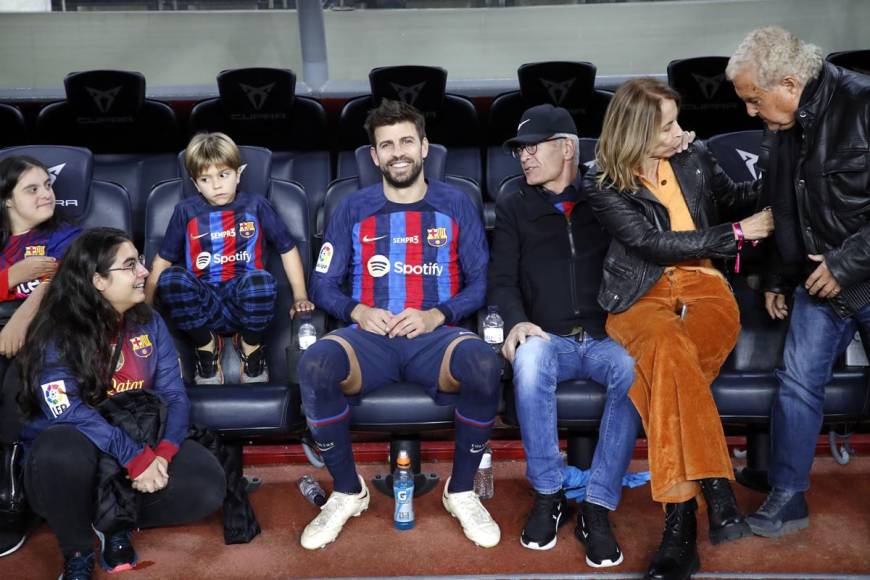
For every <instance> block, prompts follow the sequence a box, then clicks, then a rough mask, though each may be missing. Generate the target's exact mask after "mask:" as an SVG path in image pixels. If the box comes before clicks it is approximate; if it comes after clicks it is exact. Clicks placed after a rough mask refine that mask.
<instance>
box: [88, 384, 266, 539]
mask: <svg viewBox="0 0 870 580" xmlns="http://www.w3.org/2000/svg"><path fill="white" fill-rule="evenodd" d="M97 409H98V410H99V411H100V414H101V415H102V416H103V417H104V418H105V419H106V421H108V422H109V423H111V424H112V425H115V426H116V427H119V428H121V429H123V430H124V431H125V432H126V433H127V434H128V435H129V436H130V437H132V438H133V439H134V440H135V441H138V442H140V443H146V444H148V445H156V444H157V442H158V441H160V439H161V438H162V437H163V430H164V426H165V422H166V405H165V404H164V403H163V401H162V400H161V399H160V397H159V396H158V395H157V394H155V393H153V392H151V391H148V390H144V389H143V390H135V391H125V392H123V393H119V394H118V395H115V396H114V397H110V398H108V399H105V400H104V401H102V402H101V403H100V404H99V405H98V406H97ZM187 438H188V439H193V440H194V441H196V442H197V443H199V444H200V445H202V446H203V447H205V448H206V449H208V450H209V451H210V452H211V453H212V454H213V455H214V456H215V457H216V458H217V459H218V461H219V462H220V464H221V466H222V467H223V469H224V474H225V475H226V490H227V494H226V496H225V497H224V505H223V516H224V543H226V544H244V543H248V542H250V541H251V540H252V539H254V537H256V536H257V535H258V534H259V533H260V524H259V523H258V522H257V517H256V516H255V515H254V510H253V508H252V507H251V503H250V501H249V500H248V494H247V491H246V489H245V482H244V480H243V479H242V465H241V454H235V453H232V452H230V451H229V450H228V449H227V448H226V447H225V446H224V445H223V444H222V443H221V441H220V440H219V439H218V437H217V435H215V434H214V433H213V432H212V431H210V430H208V429H204V428H202V427H198V426H196V425H191V426H190V428H189V430H188V435H187ZM126 474H127V472H126V470H125V469H124V468H123V467H121V465H120V464H118V462H117V461H116V460H115V458H114V457H112V456H111V455H108V454H106V453H101V454H100V461H99V464H98V469H97V499H96V504H97V505H96V510H95V511H96V515H95V517H94V522H93V525H94V527H95V528H96V529H98V530H100V531H103V532H109V533H114V532H116V531H118V530H124V529H131V528H134V527H136V525H137V519H138V512H139V509H138V506H139V502H138V499H139V497H140V495H141V494H139V493H137V492H136V491H134V490H133V488H132V487H131V485H130V480H129V479H127V477H126Z"/></svg>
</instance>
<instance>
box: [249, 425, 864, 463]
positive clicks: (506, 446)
mask: <svg viewBox="0 0 870 580" xmlns="http://www.w3.org/2000/svg"><path fill="white" fill-rule="evenodd" d="M725 439H726V441H727V442H728V448H729V450H732V451H733V450H734V449H735V448H736V449H746V438H745V437H726V438H725ZM849 442H850V443H851V445H852V448H853V449H855V451H857V452H858V453H861V454H868V453H870V434H866V433H858V434H855V435H852V437H851V438H850V439H849ZM560 443H561V446H562V448H563V449H564V448H565V445H566V444H565V440H564V439H563V440H562V441H561V442H560ZM490 446H491V447H492V450H493V455H494V456H495V459H496V460H502V461H506V460H523V459H524V458H525V456H524V454H523V445H522V443H521V442H520V441H519V440H510V439H495V440H492V441H490ZM389 452H390V443H389V442H388V441H374V442H371V441H370V442H355V443H354V444H353V455H354V459H356V460H357V461H358V462H360V463H379V462H384V463H386V461H387V458H388V456H389ZM420 452H421V455H422V459H423V461H451V460H452V459H453V441H422V442H421V443H420ZM646 452H647V440H646V439H638V441H637V445H636V446H635V448H634V457H635V458H636V459H643V458H645V457H646ZM828 453H829V451H828V438H827V436H824V435H823V436H820V437H819V440H818V442H817V444H816V455H828ZM244 460H245V465H274V464H285V463H307V462H308V459H307V458H306V457H305V453H304V452H303V451H302V445H300V444H298V443H297V444H293V445H246V446H245V447H244Z"/></svg>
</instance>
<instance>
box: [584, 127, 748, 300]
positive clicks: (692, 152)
mask: <svg viewBox="0 0 870 580" xmlns="http://www.w3.org/2000/svg"><path fill="white" fill-rule="evenodd" d="M671 166H672V167H673V170H674V175H675V176H676V178H677V181H678V182H679V185H680V189H682V191H683V196H684V197H685V199H686V205H687V206H688V208H689V213H690V214H691V215H692V220H693V221H694V222H695V227H696V229H695V230H694V231H688V232H673V231H671V224H670V217H669V215H668V210H667V208H665V206H664V205H662V204H661V203H660V202H659V201H658V199H657V198H656V196H655V195H654V194H653V193H652V192H651V191H649V190H648V189H646V188H645V187H641V188H640V189H639V190H638V191H637V192H635V193H632V192H619V191H616V190H615V189H612V188H604V189H602V188H600V187H599V186H598V183H597V178H598V175H599V172H598V168H597V167H596V166H593V167H592V168H591V169H590V171H589V172H588V173H587V174H586V182H585V184H584V188H585V190H586V191H587V195H588V196H589V202H590V204H591V205H592V209H593V210H595V213H596V214H597V215H598V220H599V221H600V222H601V224H602V225H603V226H604V227H605V228H606V229H607V230H608V231H609V232H610V234H611V235H612V236H613V242H611V244H610V249H609V250H608V252H607V257H606V258H605V260H604V278H603V281H602V283H601V289H600V291H599V293H598V303H599V304H600V305H601V307H602V308H604V309H605V310H607V311H608V312H622V311H624V310H627V309H628V308H629V307H631V305H632V304H634V303H635V302H637V300H638V299H639V298H640V297H642V296H643V295H644V294H646V293H647V292H648V291H649V289H650V288H652V286H653V285H654V284H655V283H656V282H657V281H658V279H659V278H660V277H661V275H662V273H663V272H664V270H665V267H666V266H670V265H674V264H678V263H680V262H684V261H686V260H697V259H701V258H730V257H733V256H734V255H735V254H736V253H737V244H736V242H735V240H734V233H733V230H732V228H731V224H730V223H724V224H719V209H720V208H725V207H734V206H738V207H745V208H752V207H753V206H754V204H755V201H756V198H757V197H758V194H759V191H760V182H758V181H756V182H746V183H741V184H735V183H734V182H733V181H731V178H729V177H728V176H727V175H726V174H725V172H724V171H723V170H722V168H721V167H719V164H718V162H717V161H716V159H715V158H714V157H713V156H712V155H711V154H710V153H709V151H707V148H706V147H705V146H704V145H703V143H695V144H693V145H691V146H690V147H689V148H688V149H687V150H686V151H684V152H683V153H680V154H677V155H674V156H673V157H672V158H671ZM746 213H747V214H748V213H751V209H747V211H746ZM717 224H718V225H717Z"/></svg>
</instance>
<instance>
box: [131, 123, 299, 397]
mask: <svg viewBox="0 0 870 580" xmlns="http://www.w3.org/2000/svg"><path fill="white" fill-rule="evenodd" d="M184 163H185V167H186V168H187V172H188V174H189V175H190V176H191V179H192V180H193V182H194V184H195V185H196V189H197V191H199V193H200V195H198V196H194V197H189V198H187V199H184V200H182V201H181V202H180V203H179V204H178V205H177V206H176V207H175V212H174V213H173V214H172V218H171V219H170V220H169V226H168V227H167V228H166V235H165V236H164V237H163V243H162V244H161V245H160V250H159V251H158V254H157V256H155V258H154V262H153V264H152V265H151V275H150V276H149V277H148V282H147V284H146V288H145V292H146V300H147V301H148V302H149V303H151V302H152V300H153V297H154V292H155V290H156V291H157V293H158V295H159V297H160V301H161V303H162V305H163V309H164V311H165V312H166V315H167V317H168V318H170V319H171V320H172V322H173V323H174V324H175V326H177V327H178V328H179V329H181V330H183V331H184V332H186V333H187V334H188V335H189V336H190V338H191V340H192V341H193V345H194V347H195V348H196V375H195V377H194V381H195V382H196V383H197V384H220V383H223V371H222V370H221V364H220V360H221V352H222V348H223V338H222V335H224V334H234V335H235V336H234V339H233V342H234V345H235V347H236V350H237V351H238V353H239V357H240V359H241V362H242V364H241V379H242V382H246V383H253V382H266V381H268V380H269V374H268V369H267V368H266V357H265V352H264V348H263V335H264V333H265V331H266V328H267V327H268V326H269V324H270V323H271V322H272V317H273V314H274V307H275V298H276V293H277V290H276V286H275V279H274V278H273V277H272V275H271V274H270V273H269V272H268V271H266V269H265V267H266V261H267V246H266V243H267V242H268V243H269V244H270V245H271V246H272V247H273V248H274V249H275V251H277V252H278V253H279V254H280V255H281V262H282V264H283V266H284V272H285V273H286V275H287V279H288V280H289V281H290V286H291V288H292V290H293V298H294V302H293V308H292V309H291V311H290V316H293V314H294V312H298V311H310V310H313V309H314V305H313V304H312V303H311V302H309V301H308V295H307V293H306V290H305V274H304V271H303V269H302V260H301V258H300V256H299V250H298V249H297V248H296V243H295V241H294V240H293V238H291V237H290V232H288V231H287V227H286V226H285V225H284V223H283V222H282V221H281V219H280V218H279V217H278V215H277V214H276V213H275V210H274V208H272V206H271V205H270V204H269V202H268V201H267V200H266V199H265V198H264V197H262V196H259V195H251V194H248V193H246V192H243V191H242V192H237V191H236V189H237V188H238V185H239V181H240V179H241V175H242V169H243V167H242V162H241V156H240V153H239V148H238V147H237V146H236V144H235V143H234V142H233V141H232V139H230V138H229V137H228V136H227V135H224V134H223V133H200V134H199V135H196V136H195V137H194V138H193V139H192V140H191V141H190V143H189V144H188V146H187V149H185V150H184ZM173 264H175V265H173Z"/></svg>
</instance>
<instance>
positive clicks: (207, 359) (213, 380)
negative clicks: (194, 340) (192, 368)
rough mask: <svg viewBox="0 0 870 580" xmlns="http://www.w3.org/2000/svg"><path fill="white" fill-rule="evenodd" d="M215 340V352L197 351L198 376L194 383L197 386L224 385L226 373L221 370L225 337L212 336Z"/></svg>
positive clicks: (195, 376)
mask: <svg viewBox="0 0 870 580" xmlns="http://www.w3.org/2000/svg"><path fill="white" fill-rule="evenodd" d="M212 338H213V339H214V343H215V349H214V352H211V351H208V350H204V349H200V348H198V349H196V361H195V364H196V374H195V375H194V377H193V382H194V383H196V384H197V385H222V384H223V383H224V371H223V369H222V368H221V355H222V354H223V350H224V341H223V337H222V336H220V335H219V334H212Z"/></svg>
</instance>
